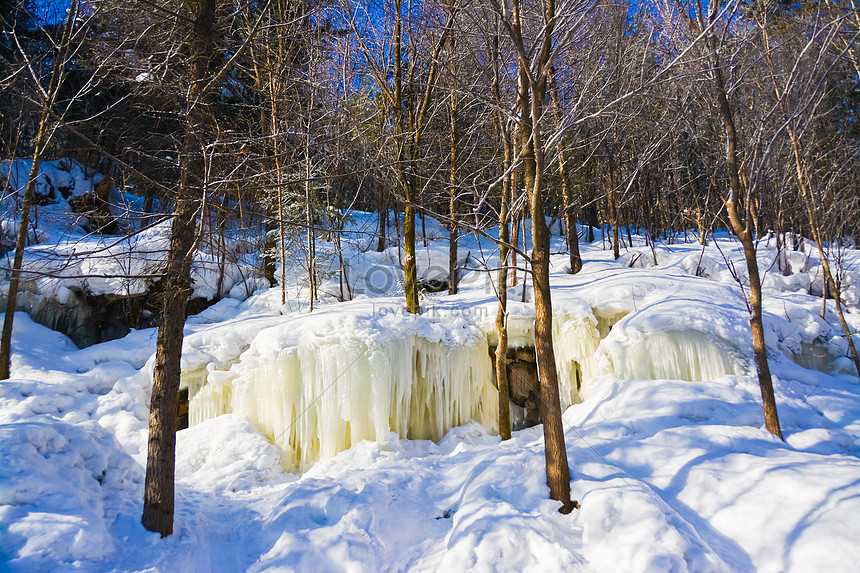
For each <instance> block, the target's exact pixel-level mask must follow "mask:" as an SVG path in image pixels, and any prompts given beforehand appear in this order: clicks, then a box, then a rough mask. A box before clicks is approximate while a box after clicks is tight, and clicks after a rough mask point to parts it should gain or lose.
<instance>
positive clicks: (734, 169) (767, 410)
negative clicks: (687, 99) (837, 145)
mask: <svg viewBox="0 0 860 573" xmlns="http://www.w3.org/2000/svg"><path fill="white" fill-rule="evenodd" d="M708 10H709V16H708V19H709V22H711V23H713V21H714V19H715V18H716V14H717V6H716V4H712V5H710V6H709V7H708ZM714 34H715V32H713V31H711V32H710V33H709V35H708V38H707V41H708V57H709V63H710V68H711V69H710V72H711V76H712V81H713V86H714V91H715V92H716V93H715V95H716V98H717V114H718V116H719V118H720V120H721V121H722V123H723V130H724V132H725V145H726V167H727V168H728V174H729V183H730V185H731V194H730V196H729V198H728V199H727V200H726V210H727V212H728V215H729V222H730V223H731V226H732V230H733V231H734V233H735V235H737V237H738V239H740V241H741V245H742V246H743V250H744V259H745V260H746V265H747V272H748V274H749V290H750V294H749V306H750V332H751V334H752V343H753V353H754V355H755V362H756V368H757V370H758V381H759V387H760V389H761V398H762V408H763V410H764V420H765V427H766V428H767V430H768V431H769V432H770V433H772V434H773V435H775V436H777V437H778V438H780V439H782V430H780V427H779V416H778V415H777V410H776V399H775V398H774V394H773V380H772V378H771V374H770V366H769V365H768V361H767V346H766V345H765V339H764V322H763V319H762V291H761V278H760V276H759V270H758V261H757V260H756V251H755V240H754V238H753V233H752V229H751V228H750V227H751V224H752V220H753V209H752V201H753V198H752V197H751V196H750V193H746V196H745V197H744V203H745V205H744V207H745V208H746V210H747V213H746V216H745V217H744V221H741V217H740V213H739V212H738V201H739V200H740V198H741V196H742V195H743V194H744V188H745V187H744V185H743V184H742V182H741V177H740V170H739V168H738V159H737V141H738V138H737V131H736V129H735V122H734V116H733V114H732V109H731V106H730V105H729V100H728V96H727V93H726V88H725V84H724V83H723V77H722V71H721V68H720V61H719V53H718V50H717V38H716V36H715V35H714Z"/></svg>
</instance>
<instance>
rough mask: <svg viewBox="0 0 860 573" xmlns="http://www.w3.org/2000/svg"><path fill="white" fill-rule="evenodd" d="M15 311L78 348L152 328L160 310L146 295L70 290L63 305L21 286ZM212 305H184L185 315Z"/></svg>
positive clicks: (153, 296) (1, 305) (2, 303)
mask: <svg viewBox="0 0 860 573" xmlns="http://www.w3.org/2000/svg"><path fill="white" fill-rule="evenodd" d="M22 286H23V287H24V288H22V290H21V292H20V293H19V295H18V304H17V309H16V310H19V311H23V312H26V313H27V314H28V315H30V318H32V319H33V322H37V323H39V324H41V325H43V326H46V327H48V328H50V329H51V330H56V331H58V332H62V333H63V334H65V335H66V336H68V337H69V338H70V339H71V340H72V342H74V343H75V345H76V346H77V347H78V348H86V347H87V346H92V345H93V344H98V343H100V342H106V341H108V340H115V339H117V338H122V337H123V336H125V335H126V334H128V333H129V332H130V331H131V329H132V328H135V329H141V328H152V327H154V326H157V325H158V322H159V315H160V307H159V305H158V295H157V293H155V292H146V293H143V294H136V295H116V294H106V295H94V294H90V293H88V292H85V291H83V290H81V289H77V288H73V289H70V290H71V295H70V296H69V297H68V300H66V301H65V302H64V303H60V302H59V301H57V300H56V299H52V298H47V297H44V296H41V295H38V294H34V293H33V290H32V289H27V288H26V286H27V285H22ZM215 302H216V301H214V300H213V301H208V300H205V299H201V298H196V299H192V300H190V301H189V304H188V311H189V314H196V313H198V312H201V311H203V310H205V309H206V308H208V307H209V306H211V305H212V304H214V303H215ZM5 307H6V299H5V297H0V310H3V311H5Z"/></svg>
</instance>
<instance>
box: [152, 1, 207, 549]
mask: <svg viewBox="0 0 860 573" xmlns="http://www.w3.org/2000/svg"><path fill="white" fill-rule="evenodd" d="M214 28H215V0H200V1H199V3H198V4H197V5H196V14H195V19H194V29H193V33H192V36H191V38H190V39H189V53H190V57H191V70H190V71H191V74H192V76H191V77H192V80H193V82H194V83H193V84H192V85H191V87H190V89H189V90H188V97H187V104H186V105H187V109H186V119H185V135H184V140H183V142H182V156H181V160H182V163H183V164H182V168H181V173H180V182H179V196H178V197H177V200H176V211H175V213H174V218H173V228H172V232H171V237H170V252H169V254H168V260H167V269H166V271H165V277H164V282H163V288H164V294H163V297H164V298H163V302H162V314H161V316H162V319H161V321H162V322H161V326H160V328H159V329H158V341H157V346H156V354H155V372H154V374H153V381H152V402H151V404H150V411H149V446H148V449H147V458H146V485H145V492H144V501H143V519H142V523H143V526H144V527H145V528H146V529H148V530H150V531H156V532H158V533H160V534H161V536H162V537H165V536H167V535H170V534H171V533H173V505H174V469H175V463H176V459H175V451H176V411H177V405H178V397H179V375H180V360H181V358H182V334H183V333H182V330H183V327H184V325H185V313H186V305H187V302H188V295H189V294H190V292H191V256H192V252H191V251H192V247H193V246H194V239H195V233H194V231H195V224H194V221H195V215H196V213H197V209H198V206H199V204H200V200H201V198H202V194H203V179H204V176H205V173H204V164H203V154H202V147H203V142H202V140H201V138H202V136H203V127H204V123H205V114H204V113H203V109H204V107H205V99H206V95H207V94H206V93H204V88H205V86H206V84H207V82H208V81H209V77H210V73H209V69H210V65H211V63H212V56H213V51H214V49H213V46H214V44H213V38H214V32H215V30H214Z"/></svg>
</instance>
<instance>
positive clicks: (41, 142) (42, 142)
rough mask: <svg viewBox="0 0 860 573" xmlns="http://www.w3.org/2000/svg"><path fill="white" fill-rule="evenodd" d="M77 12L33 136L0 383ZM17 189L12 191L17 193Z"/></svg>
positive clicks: (0, 351) (71, 15)
mask: <svg viewBox="0 0 860 573" xmlns="http://www.w3.org/2000/svg"><path fill="white" fill-rule="evenodd" d="M77 13H78V2H77V0H72V2H71V5H70V6H69V11H68V14H67V16H66V22H65V24H64V25H63V35H62V38H61V39H60V44H59V46H58V48H57V53H56V54H55V55H54V63H53V65H52V69H51V79H50V81H49V83H48V90H47V91H46V92H45V94H46V98H45V101H44V102H43V106H44V107H43V108H42V114H41V117H40V119H39V131H38V133H37V135H36V144H35V146H34V149H33V163H32V165H31V166H30V174H29V178H28V179H27V187H26V188H25V189H24V201H23V202H22V204H21V221H20V224H19V227H18V236H17V238H16V240H15V256H14V257H13V258H12V274H11V276H10V277H9V294H8V295H7V296H6V316H5V317H4V319H3V333H2V335H0V380H7V379H8V378H9V376H10V375H11V358H12V329H13V326H14V322H15V308H16V307H17V306H18V289H19V287H20V284H21V270H22V267H23V264H24V249H25V248H26V247H27V235H28V234H29V233H30V209H31V208H32V206H33V197H34V195H35V193H36V179H37V177H38V176H39V167H40V166H41V164H42V153H43V152H44V151H45V148H46V147H47V145H48V143H49V142H50V141H51V139H52V138H53V135H54V131H53V129H52V128H51V127H50V126H49V125H48V122H49V118H50V117H51V110H52V109H53V107H54V102H55V101H56V99H57V93H58V92H59V88H60V78H61V76H62V75H63V69H64V66H65V65H66V53H67V52H68V49H69V44H70V43H71V39H72V30H73V27H74V22H75V18H76V17H77ZM17 191H18V190H17V189H16V190H15V192H16V193H17Z"/></svg>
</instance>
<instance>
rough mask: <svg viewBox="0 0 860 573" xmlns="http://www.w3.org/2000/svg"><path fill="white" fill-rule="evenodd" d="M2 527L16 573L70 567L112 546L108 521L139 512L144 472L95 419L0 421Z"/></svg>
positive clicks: (106, 550) (95, 558)
mask: <svg viewBox="0 0 860 573" xmlns="http://www.w3.org/2000/svg"><path fill="white" fill-rule="evenodd" d="M0 443H2V444H3V449H2V454H0V506H3V511H2V512H0V530H2V531H3V532H4V533H3V534H2V535H3V549H4V552H6V553H7V554H8V555H9V557H10V559H9V561H8V565H9V567H10V569H11V570H13V571H40V570H41V571H46V570H51V569H54V568H55V567H56V566H57V565H59V566H61V567H63V568H69V569H71V568H73V566H74V564H75V563H76V562H79V561H81V560H97V559H100V558H102V557H105V556H107V555H109V554H111V553H113V552H114V551H115V550H116V549H117V547H116V544H115V538H114V537H113V534H112V532H111V526H112V524H113V523H114V521H115V520H116V519H117V518H118V516H119V515H120V514H128V513H134V512H136V511H137V510H138V509H139V505H140V499H141V497H140V496H141V495H142V487H141V484H142V481H143V473H142V471H141V468H140V466H138V465H137V464H135V463H134V461H133V460H132V459H131V457H130V456H129V455H128V454H126V453H125V452H123V451H122V449H121V448H120V447H119V444H118V443H117V442H116V440H115V439H114V437H113V435H112V434H111V433H109V432H108V431H107V430H105V429H104V428H102V427H101V426H99V425H98V424H96V423H94V422H90V423H86V424H81V425H70V424H66V423H63V422H59V421H56V420H52V419H49V418H47V417H45V418H43V419H42V420H41V421H27V422H20V423H15V424H4V425H2V426H0Z"/></svg>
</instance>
